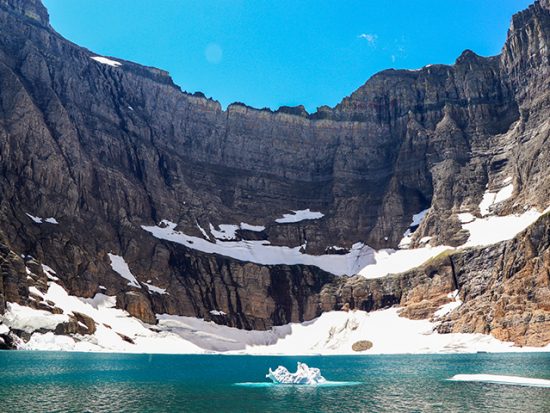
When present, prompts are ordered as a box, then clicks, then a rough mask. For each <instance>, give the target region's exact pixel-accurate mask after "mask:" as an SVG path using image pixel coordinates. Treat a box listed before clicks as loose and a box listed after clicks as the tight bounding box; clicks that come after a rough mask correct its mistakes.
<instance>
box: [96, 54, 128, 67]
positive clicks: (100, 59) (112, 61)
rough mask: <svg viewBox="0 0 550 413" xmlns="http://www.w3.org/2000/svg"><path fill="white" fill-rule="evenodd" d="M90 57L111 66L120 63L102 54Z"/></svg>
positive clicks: (119, 64) (116, 65)
mask: <svg viewBox="0 0 550 413" xmlns="http://www.w3.org/2000/svg"><path fill="white" fill-rule="evenodd" d="M91 59H92V60H95V61H96V62H99V63H102V64H104V65H108V66H113V67H118V66H121V65H122V63H120V62H117V61H115V60H111V59H108V58H106V57H103V56H92V57H91Z"/></svg>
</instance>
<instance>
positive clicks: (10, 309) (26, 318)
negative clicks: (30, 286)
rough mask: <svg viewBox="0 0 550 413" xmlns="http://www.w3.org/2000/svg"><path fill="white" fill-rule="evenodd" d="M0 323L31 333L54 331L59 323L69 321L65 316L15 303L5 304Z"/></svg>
mask: <svg viewBox="0 0 550 413" xmlns="http://www.w3.org/2000/svg"><path fill="white" fill-rule="evenodd" d="M0 319H1V321H2V322H3V323H4V324H5V325H6V326H8V327H10V328H12V329H17V330H23V331H26V332H27V333H32V332H33V331H35V330H39V329H41V328H44V329H46V330H54V329H55V327H57V325H58V324H60V323H65V322H67V321H69V317H68V316H67V315H66V314H52V313H50V312H49V311H45V310H35V309H34V308H30V307H25V306H22V305H19V304H17V303H7V305H6V312H5V313H4V315H3V316H0Z"/></svg>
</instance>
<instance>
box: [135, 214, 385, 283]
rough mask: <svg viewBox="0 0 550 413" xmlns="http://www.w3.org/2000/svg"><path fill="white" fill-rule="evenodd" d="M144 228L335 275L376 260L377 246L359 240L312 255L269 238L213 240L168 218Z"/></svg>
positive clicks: (216, 250) (189, 243)
mask: <svg viewBox="0 0 550 413" xmlns="http://www.w3.org/2000/svg"><path fill="white" fill-rule="evenodd" d="M142 228H143V229H144V230H145V231H147V232H150V233H151V234H152V235H153V236H154V237H156V238H159V239H165V240H167V241H172V242H175V243H178V244H181V245H185V246H186V247H188V248H191V249H194V250H198V251H202V252H206V253H210V254H219V255H223V256H226V257H230V258H234V259H237V260H240V261H246V262H254V263H257V264H263V265H278V264H287V265H296V264H304V265H313V266H316V267H319V268H321V269H322V270H325V271H327V272H330V273H332V274H335V275H354V274H357V273H358V272H359V270H360V269H361V268H363V267H365V266H366V265H368V264H371V263H374V250H373V249H372V248H370V247H368V246H366V245H364V244H363V243H356V244H354V245H353V246H352V248H351V251H350V252H349V253H348V254H343V255H334V254H325V255H308V254H303V253H302V252H301V249H302V248H303V245H300V246H297V247H293V248H291V247H283V246H274V245H271V244H270V243H269V241H265V240H262V241H248V240H243V241H221V240H216V241H215V242H209V241H207V240H205V239H203V238H199V237H194V236H191V235H187V234H184V233H183V232H180V231H176V230H175V228H176V224H175V223H173V222H170V221H167V220H164V221H162V222H161V224H160V225H159V226H145V225H143V226H142Z"/></svg>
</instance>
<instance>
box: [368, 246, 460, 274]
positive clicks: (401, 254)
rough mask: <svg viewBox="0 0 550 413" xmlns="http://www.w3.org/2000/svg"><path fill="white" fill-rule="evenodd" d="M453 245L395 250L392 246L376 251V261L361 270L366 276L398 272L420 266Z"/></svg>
mask: <svg viewBox="0 0 550 413" xmlns="http://www.w3.org/2000/svg"><path fill="white" fill-rule="evenodd" d="M448 249H452V248H451V247H448V246H445V245H440V246H437V247H431V246H429V245H427V246H425V247H422V248H413V249H402V250H394V249H391V248H388V249H382V250H378V251H375V252H374V262H373V263H370V264H368V265H366V266H365V267H363V268H362V269H361V271H359V275H362V276H363V277H365V278H380V277H384V276H386V275H388V274H397V273H400V272H403V271H407V270H409V269H411V268H414V267H418V266H419V265H421V264H423V263H424V262H426V261H427V260H429V259H430V258H433V257H435V256H436V255H439V254H441V253H442V252H443V251H446V250H448Z"/></svg>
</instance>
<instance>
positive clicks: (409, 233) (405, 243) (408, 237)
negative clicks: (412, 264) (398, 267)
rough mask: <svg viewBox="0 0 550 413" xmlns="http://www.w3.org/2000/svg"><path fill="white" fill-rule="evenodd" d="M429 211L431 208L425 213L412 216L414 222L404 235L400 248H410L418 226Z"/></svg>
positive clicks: (421, 212) (424, 211)
mask: <svg viewBox="0 0 550 413" xmlns="http://www.w3.org/2000/svg"><path fill="white" fill-rule="evenodd" d="M429 210H430V209H429V208H428V209H425V210H423V211H420V212H419V213H418V214H414V215H413V216H412V221H411V223H410V225H409V228H408V229H407V230H406V231H405V232H404V233H403V238H402V239H401V241H400V242H399V245H398V247H399V248H409V246H410V245H411V242H412V234H413V233H414V231H415V230H416V228H418V226H419V225H420V224H421V223H422V220H423V219H424V217H425V216H426V214H427V213H428V211H429Z"/></svg>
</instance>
